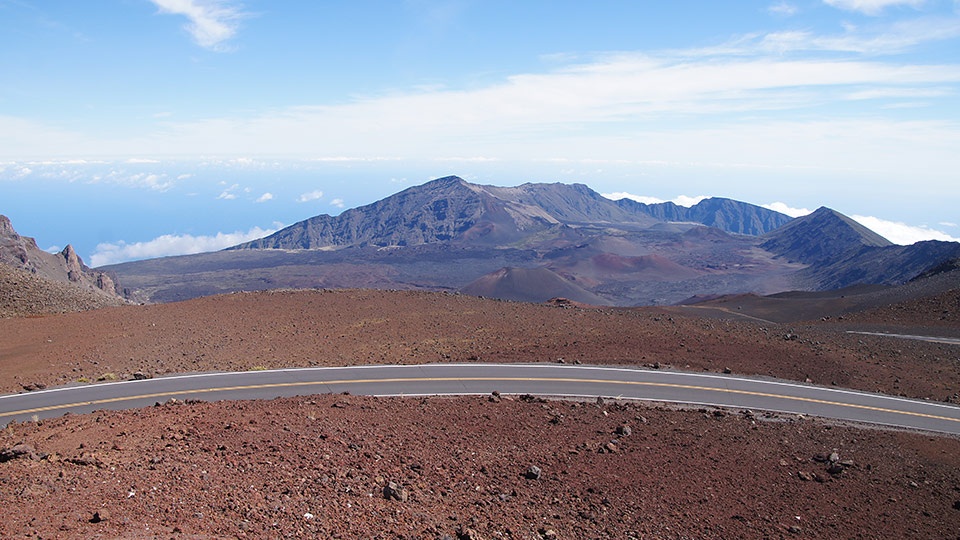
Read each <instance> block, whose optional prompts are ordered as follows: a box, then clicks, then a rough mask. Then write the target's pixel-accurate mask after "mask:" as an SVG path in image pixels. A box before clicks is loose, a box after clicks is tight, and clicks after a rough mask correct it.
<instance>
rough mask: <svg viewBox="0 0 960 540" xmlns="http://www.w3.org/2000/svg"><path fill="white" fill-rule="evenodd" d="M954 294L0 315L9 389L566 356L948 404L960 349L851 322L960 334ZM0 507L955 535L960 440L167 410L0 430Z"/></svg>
mask: <svg viewBox="0 0 960 540" xmlns="http://www.w3.org/2000/svg"><path fill="white" fill-rule="evenodd" d="M953 298H954V297H952V296H949V295H945V296H943V298H939V297H938V298H932V299H921V300H917V302H920V303H919V304H911V303H909V302H908V303H904V304H901V305H898V306H891V307H888V308H885V309H891V310H894V311H893V312H881V311H876V312H870V313H864V314H862V315H860V317H861V318H860V319H856V320H854V318H853V317H852V316H851V317H850V318H844V320H842V321H838V320H836V319H830V320H828V321H823V322H813V323H804V324H796V325H778V324H775V323H766V322H758V321H734V320H723V319H704V318H696V317H690V316H684V315H683V314H682V313H684V311H683V310H682V309H680V308H674V309H653V308H650V309H646V308H644V309H608V308H601V309H598V308H592V307H584V306H574V305H572V304H570V303H563V302H558V303H554V304H552V305H534V304H523V303H516V302H500V301H493V300H484V299H480V298H474V297H468V296H461V295H450V294H436V293H418V292H387V291H361V290H342V291H298V292H293V291H275V292H261V293H244V294H232V295H226V296H219V297H210V298H201V299H197V300H191V301H188V302H182V303H173V304H163V305H149V306H122V307H110V308H103V309H99V310H94V311H86V312H81V313H68V314H60V315H48V316H35V317H31V318H8V319H0V385H2V389H3V390H4V391H8V392H9V391H19V390H22V389H23V388H24V387H38V386H41V385H58V384H67V383H70V384H78V381H96V380H97V379H112V378H115V377H116V378H121V379H123V378H129V377H131V376H132V374H133V373H134V372H137V371H140V372H143V373H146V374H150V375H154V376H159V375H163V374H167V373H175V372H185V371H212V370H244V369H255V368H259V367H264V368H278V367H289V366H311V365H344V364H366V363H422V362H478V361H482V362H558V361H561V359H562V361H564V362H568V363H573V362H582V363H588V364H629V365H644V366H647V367H650V368H656V367H659V368H670V367H672V368H676V369H688V370H694V371H700V370H710V371H719V370H724V369H729V370H731V371H733V372H735V373H744V374H756V375H767V376H775V377H781V378H788V379H795V380H804V379H810V380H811V381H813V382H816V383H820V384H831V383H836V384H838V385H840V386H846V387H855V388H862V389H867V390H876V389H880V390H883V391H886V392H889V393H894V394H904V395H908V396H912V397H928V398H931V399H937V400H945V399H946V400H953V399H956V393H957V390H958V388H960V347H958V346H954V345H945V344H933V343H925V342H915V341H908V340H899V339H894V338H887V337H881V336H865V335H855V334H847V333H846V330H848V329H851V328H854V329H856V328H867V327H870V328H873V327H877V325H879V324H880V322H883V321H887V320H889V317H892V316H895V317H896V322H897V325H898V327H899V328H912V329H913V330H915V331H914V332H913V333H919V331H920V330H924V331H928V330H936V331H940V332H945V333H948V332H956V331H957V326H958V325H957V319H956V318H955V317H954V316H951V315H949V313H948V314H944V313H943V311H944V309H946V311H950V309H951V308H949V307H947V308H941V306H943V305H946V306H951V305H953V304H951V302H953V301H954V300H953ZM924 302H926V303H924ZM931 309H940V312H939V314H938V315H936V316H934V315H931V314H930V311H931ZM892 314H893V315H892ZM935 317H936V321H934V318H935ZM934 322H938V323H939V326H938V325H935V324H934ZM847 323H849V326H845V324H847ZM911 325H913V326H911ZM622 426H629V428H630V429H629V430H624V428H623V427H622ZM618 428H619V430H620V433H617V431H618ZM626 431H629V434H626ZM832 453H836V456H835V458H836V459H835V461H836V462H837V463H836V464H834V466H833V471H834V472H833V474H831V473H830V472H828V468H830V465H831V464H830V460H829V456H830V455H831V454H832ZM824 460H826V461H824ZM531 466H536V467H538V468H539V469H540V471H541V472H540V475H539V478H527V477H526V476H525V474H526V473H527V472H528V471H529V472H531V476H536V475H535V474H533V471H530V467H531ZM391 482H392V483H394V484H395V487H396V491H395V492H394V491H391V490H390V489H389V486H390V483H391ZM400 499H405V500H400ZM0 504H2V507H3V508H4V509H5V518H4V519H3V520H0V537H2V538H13V537H28V536H29V537H41V538H96V537H100V538H117V537H122V538H156V537H163V538H224V537H226V538H264V537H268V538H282V537H296V536H303V537H321V538H338V537H339V538H428V539H434V538H435V539H443V538H474V539H476V538H485V539H494V538H535V539H542V538H838V537H839V538H849V537H864V538H878V537H889V536H895V537H898V538H901V537H902V538H945V537H957V536H960V440H958V439H955V438H949V437H942V436H931V435H925V434H917V433H908V432H892V431H881V430H879V429H874V428H866V427H862V426H850V425H842V424H838V423H834V422H827V421H821V420H817V419H809V418H808V419H800V418H797V417H793V416H768V415H764V414H761V413H751V414H746V413H741V412H736V411H726V412H724V411H714V410H713V409H709V410H697V409H687V410H676V409H663V408H657V407H654V406H652V405H633V404H625V403H619V402H610V401H608V402H606V403H604V404H602V405H601V404H596V403H592V402H591V403H579V402H567V401H543V400H538V399H535V398H530V399H525V400H520V399H517V398H509V397H505V398H504V399H501V400H492V401H491V400H487V399H482V398H476V397H472V398H461V399H446V398H429V399H399V398H397V399H375V398H364V397H356V396H339V395H338V396H330V395H322V396H314V397H309V398H288V399H277V400H271V401H251V402H225V403H201V402H190V403H168V404H165V405H162V406H157V407H151V408H147V409H141V410H133V411H122V412H110V411H102V412H97V413H93V414H89V415H78V416H67V417H64V418H58V419H54V420H44V421H42V422H40V423H18V424H14V425H11V426H8V427H7V428H5V429H3V430H0Z"/></svg>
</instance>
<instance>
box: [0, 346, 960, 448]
mask: <svg viewBox="0 0 960 540" xmlns="http://www.w3.org/2000/svg"><path fill="white" fill-rule="evenodd" d="M493 391H498V392H500V393H501V394H505V395H510V394H535V395H542V396H556V397H582V398H591V399H592V398H596V397H597V396H603V397H609V398H618V399H628V400H644V401H658V402H677V403H687V404H703V405H714V406H723V407H733V408H744V409H751V410H758V411H759V410H763V411H778V412H784V413H793V414H804V415H811V416H821V417H825V418H834V419H841V420H849V421H854V422H866V423H870V424H879V425H886V426H897V427H903V428H911V429H918V430H924V431H934V432H941V433H949V434H954V435H960V407H955V406H952V405H948V404H943V403H937V402H929V401H919V400H909V399H903V398H897V397H892V396H884V395H879V394H869V393H865V392H857V391H852V390H843V389H836V388H823V387H817V386H811V385H805V384H798V383H791V382H787V381H773V380H764V379H751V378H745V377H737V376H732V375H718V374H705V373H683V372H671V371H657V370H647V369H634V368H614V367H595V366H575V365H560V364H522V365H521V364H426V365H412V366H358V367H336V368H307V369H283V370H271V371H247V372H238V373H205V374H197V375H179V376H172V377H162V378H156V379H150V380H143V381H125V382H116V383H103V384H94V385H87V386H74V387H64V388H56V389H51V390H43V391H39V392H31V393H25V394H13V395H5V396H0V426H5V425H6V424H7V423H9V422H10V421H14V420H16V421H29V420H33V419H38V418H50V417H56V416H60V415H63V414H65V413H67V412H70V413H74V414H79V413H88V412H92V411H95V410H98V409H129V408H136V407H147V406H152V405H154V404H155V403H157V402H164V401H167V400H169V399H171V398H176V399H180V400H186V399H198V400H206V401H218V400H239V399H272V398H275V397H280V396H296V395H309V394H326V393H342V392H349V393H351V394H358V395H371V396H433V395H485V394H490V393H491V392H493Z"/></svg>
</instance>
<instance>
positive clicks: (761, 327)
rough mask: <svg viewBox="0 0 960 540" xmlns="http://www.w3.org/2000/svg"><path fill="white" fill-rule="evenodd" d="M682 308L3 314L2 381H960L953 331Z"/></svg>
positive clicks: (236, 307) (405, 304)
mask: <svg viewBox="0 0 960 540" xmlns="http://www.w3.org/2000/svg"><path fill="white" fill-rule="evenodd" d="M682 313H683V310H680V309H677V308H675V309H673V310H669V309H653V308H650V309H646V308H644V309H610V308H600V309H598V308H578V307H572V308H567V309H564V308H562V307H556V306H550V305H536V304H526V303H520V302H501V301H495V300H485V299H481V298H475V297H470V296H463V295H450V294H439V293H422V292H402V291H401V292H389V291H372V290H339V291H296V292H294V291H274V292H260V293H241V294H232V295H225V296H217V297H208V298H200V299H196V300H190V301H187V302H179V303H171V304H156V305H147V306H123V307H116V308H104V309H99V310H95V311H86V312H81V313H68V314H62V315H55V316H45V317H34V318H11V319H0V359H2V361H0V391H18V390H21V389H22V387H23V386H25V385H40V384H42V385H47V386H51V385H62V384H69V383H75V382H77V381H78V380H83V381H96V380H97V379H103V378H107V379H112V378H114V377H117V378H121V379H125V378H130V377H131V376H132V374H133V373H134V372H137V371H141V372H144V373H147V374H151V375H163V374H167V373H177V372H196V371H224V370H247V369H254V368H280V367H305V366H316V365H357V364H370V363H375V364H387V363H389V364H404V363H426V362H478V361H482V362H558V361H560V360H561V359H562V360H563V361H565V362H571V363H572V362H582V363H584V364H615V365H616V364H627V365H641V366H644V365H645V366H649V367H654V366H659V367H663V368H668V367H671V368H675V369H686V370H693V371H702V370H707V371H721V370H725V369H730V370H732V371H733V372H734V373H742V374H752V375H764V376H772V377H778V378H784V379H792V380H800V381H804V380H810V381H811V382H814V383H817V384H825V385H830V384H836V385H838V386H844V387H851V388H858V389H864V390H871V391H873V390H880V391H883V392H887V393H893V394H904V395H907V396H911V397H920V398H930V399H935V400H946V399H953V396H954V395H955V394H956V393H957V391H958V389H960V347H957V346H955V345H944V344H933V343H924V342H912V341H906V340H895V339H892V338H882V337H874V336H861V335H854V334H846V333H844V330H845V327H843V326H841V325H840V323H839V322H836V321H830V322H828V323H822V324H806V325H777V324H772V323H771V324H767V323H761V322H751V321H732V320H718V319H704V318H696V317H687V316H683V315H682ZM955 326H956V325H955ZM860 327H862V325H860V326H858V327H857V328H860Z"/></svg>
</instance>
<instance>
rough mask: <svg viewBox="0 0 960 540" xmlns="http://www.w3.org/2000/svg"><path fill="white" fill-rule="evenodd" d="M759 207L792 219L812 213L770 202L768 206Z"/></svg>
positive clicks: (784, 204) (811, 211)
mask: <svg viewBox="0 0 960 540" xmlns="http://www.w3.org/2000/svg"><path fill="white" fill-rule="evenodd" d="M760 206H762V207H764V208H766V209H768V210H773V211H774V212H780V213H781V214H786V215H788V216H790V217H794V218H796V217H800V216H805V215H807V214H811V213H813V210H808V209H806V208H793V207H791V206H788V205H787V204H786V203H782V202H772V203H770V204H761V205H760Z"/></svg>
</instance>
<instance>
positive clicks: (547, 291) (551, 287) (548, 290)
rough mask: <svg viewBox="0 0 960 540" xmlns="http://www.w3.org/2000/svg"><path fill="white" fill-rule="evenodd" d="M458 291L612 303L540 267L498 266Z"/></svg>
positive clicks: (505, 297) (509, 297) (533, 299)
mask: <svg viewBox="0 0 960 540" xmlns="http://www.w3.org/2000/svg"><path fill="white" fill-rule="evenodd" d="M460 292H462V293H464V294H470V295H473V296H486V297H490V298H499V299H501V300H514V301H518V302H534V303H539V302H546V301H547V300H549V299H551V298H557V297H562V298H568V299H570V300H573V301H574V302H579V303H581V304H589V305H594V306H603V305H608V304H610V303H611V302H610V301H609V300H607V299H605V298H601V297H599V296H597V295H595V294H593V293H592V292H590V291H588V290H586V289H584V288H583V287H581V286H579V285H577V284H576V283H574V282H572V281H569V280H567V279H564V278H563V277H561V276H559V275H557V274H556V273H554V272H551V271H550V270H548V269H546V268H542V267H541V268H501V269H499V270H497V271H495V272H491V273H490V274H487V275H485V276H482V277H480V278H479V279H477V280H475V281H473V282H471V283H469V284H467V285H466V286H465V287H463V288H462V289H460Z"/></svg>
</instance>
